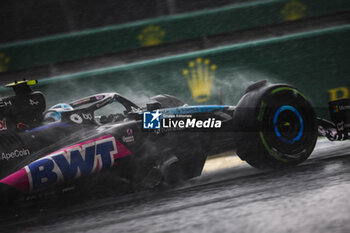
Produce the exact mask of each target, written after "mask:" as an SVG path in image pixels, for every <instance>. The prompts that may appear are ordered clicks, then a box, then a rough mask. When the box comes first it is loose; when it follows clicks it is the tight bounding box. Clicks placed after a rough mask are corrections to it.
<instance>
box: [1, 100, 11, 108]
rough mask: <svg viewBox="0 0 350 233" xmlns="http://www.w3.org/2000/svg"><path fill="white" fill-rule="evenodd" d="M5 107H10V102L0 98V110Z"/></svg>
mask: <svg viewBox="0 0 350 233" xmlns="http://www.w3.org/2000/svg"><path fill="white" fill-rule="evenodd" d="M7 106H12V102H11V100H6V99H1V98H0V108H2V107H7Z"/></svg>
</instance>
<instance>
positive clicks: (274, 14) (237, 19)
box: [0, 0, 350, 72]
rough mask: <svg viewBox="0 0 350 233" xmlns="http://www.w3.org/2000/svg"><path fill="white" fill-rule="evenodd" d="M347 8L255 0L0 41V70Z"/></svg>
mask: <svg viewBox="0 0 350 233" xmlns="http://www.w3.org/2000/svg"><path fill="white" fill-rule="evenodd" d="M348 10H350V1H347V0H332V1H329V0H260V1H254V2H249V3H242V4H235V5H232V6H229V7H222V8H216V9H212V10H205V11H198V12H195V13H187V14H180V15H174V16H168V17H162V18H157V19H152V20H145V21H140V22H136V23H130V24H125V25H119V26H109V27H103V28H98V29H94V30H85V31H80V32H76V33H70V34H62V35H57V36H50V37H45V38H40V39H33V40H27V41H20V42H14V43H7V44H2V45H0V72H6V71H11V70H19V69H23V68H28V67H34V66H40V65H47V64H52V63H56V62H62V61H69V60H75V59H81V58H86V57H93V56H101V55H104V54H110V53H116V52H120V51H127V50H131V49H137V48H141V47H144V46H153V45H159V44H163V43H170V42H176V41H182V40H188V39H193V38H201V37H206V36H210V35H217V34H222V33H228V32H234V31H237V30H242V29H248V28H255V27H262V26H267V25H271V24H278V23H282V22H285V21H293V20H298V19H303V18H309V17H315V16H321V15H326V14H331V13H334V12H340V11H348Z"/></svg>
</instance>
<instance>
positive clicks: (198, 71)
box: [182, 57, 217, 103]
mask: <svg viewBox="0 0 350 233" xmlns="http://www.w3.org/2000/svg"><path fill="white" fill-rule="evenodd" d="M216 69H217V66H216V65H215V64H210V60H209V59H204V60H203V59H202V58H201V57H198V58H197V59H196V60H195V61H190V62H189V63H188V68H187V69H184V70H183V71H182V75H183V76H184V77H185V78H186V80H187V84H188V87H189V88H190V91H191V94H192V98H193V99H194V100H195V101H196V102H198V103H203V102H205V101H207V100H209V99H210V96H211V89H212V86H213V81H214V78H215V70H216Z"/></svg>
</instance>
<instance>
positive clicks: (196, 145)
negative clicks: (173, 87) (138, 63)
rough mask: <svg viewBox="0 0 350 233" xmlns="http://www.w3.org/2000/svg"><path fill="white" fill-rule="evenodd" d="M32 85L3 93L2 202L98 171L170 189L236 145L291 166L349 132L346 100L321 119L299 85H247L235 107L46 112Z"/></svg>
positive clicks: (264, 162)
mask: <svg viewBox="0 0 350 233" xmlns="http://www.w3.org/2000/svg"><path fill="white" fill-rule="evenodd" d="M34 84H36V81H21V82H15V83H12V84H9V85H7V86H9V87H12V88H13V89H14V91H15V93H16V95H15V96H10V97H5V98H1V99H0V119H1V124H0V126H1V128H0V153H1V155H0V159H1V161H0V196H1V198H0V200H2V202H8V201H10V200H13V199H16V198H19V197H23V196H27V195H29V194H33V193H34V194H36V193H42V192H45V191H48V190H52V189H60V188H61V189H62V187H66V186H67V185H74V184H76V183H77V182H81V181H82V180H85V181H86V180H90V178H91V177H92V176H95V174H97V172H100V171H101V172H100V173H103V172H104V171H105V172H106V171H108V172H109V173H108V174H109V176H111V174H112V176H118V177H123V179H127V180H129V181H130V182H131V183H135V184H140V185H142V184H144V183H150V182H151V183H152V184H153V185H154V186H156V185H161V184H168V185H172V184H175V183H177V182H179V181H180V180H187V179H190V178H193V177H196V176H199V175H200V174H201V172H202V169H203V166H204V163H205V160H206V158H207V156H208V155H211V154H217V153H221V152H226V151H232V150H235V151H236V153H237V155H238V156H239V157H240V158H241V159H242V160H245V161H246V162H247V163H249V164H250V165H252V166H253V167H256V168H261V169H266V168H267V169H270V168H284V167H288V166H294V165H297V164H299V163H301V162H303V161H304V160H306V159H307V158H308V157H309V155H310V154H311V152H312V151H313V149H314V146H315V143H316V140H317V137H318V134H321V135H323V136H326V137H328V138H329V139H331V140H345V139H347V138H348V137H349V133H348V132H349V131H350V123H349V119H350V118H349V112H350V107H349V106H350V103H349V100H347V99H345V100H339V101H335V102H331V103H330V110H331V117H332V120H333V122H331V121H327V120H324V119H321V118H317V117H316V115H315V112H314V110H313V108H312V106H311V104H310V102H309V101H308V99H307V98H306V97H305V95H304V94H303V93H301V92H300V91H299V90H297V89H296V88H294V87H292V86H289V85H284V84H268V83H267V82H266V81H260V82H256V83H254V84H252V85H250V86H249V87H248V88H247V90H246V92H245V94H244V96H243V97H242V98H241V100H240V101H239V102H238V104H237V105H236V106H227V105H205V106H188V105H186V104H185V103H183V102H182V101H180V100H179V99H177V98H176V97H173V96H170V95H157V96H154V97H152V98H150V101H149V102H148V103H147V104H146V106H144V107H140V106H137V105H136V104H134V103H133V102H131V101H130V100H128V99H126V98H125V97H123V96H121V95H119V94H118V93H102V94H97V95H93V96H89V97H86V98H82V99H79V100H76V101H73V102H71V103H69V104H58V105H55V106H53V107H52V108H50V109H49V110H48V111H45V109H46V106H45V97H44V95H43V94H42V93H41V92H34V91H32V89H31V85H34ZM108 111H109V113H110V114H108ZM336 126H337V127H336ZM317 127H318V128H317ZM100 173H99V174H100ZM83 178H84V179H83ZM105 185H108V184H105ZM115 188H118V187H115Z"/></svg>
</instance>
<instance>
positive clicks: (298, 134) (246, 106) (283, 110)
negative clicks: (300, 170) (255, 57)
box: [234, 83, 317, 169]
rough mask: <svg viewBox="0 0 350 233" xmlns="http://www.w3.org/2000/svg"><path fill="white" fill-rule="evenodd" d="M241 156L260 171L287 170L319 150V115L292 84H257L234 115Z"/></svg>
mask: <svg viewBox="0 0 350 233" xmlns="http://www.w3.org/2000/svg"><path fill="white" fill-rule="evenodd" d="M234 123H235V124H236V128H237V130H238V143H237V154H238V156H239V157H240V158H241V159H243V160H245V161H246V162H247V163H249V164H250V165H252V166H253V167H256V168H261V169H265V168H283V167H288V166H293V165H297V164H299V163H301V162H303V161H304V160H306V159H307V158H308V157H309V155H310V154H311V152H312V151H313V149H314V147H315V143H316V140H317V128H316V117H315V112H314V110H313V108H312V106H311V104H310V102H309V101H308V99H307V98H306V97H305V95H304V94H303V93H301V92H300V91H299V90H297V89H296V88H294V87H291V86H288V85H268V84H267V83H260V84H259V83H258V84H255V87H254V86H253V87H251V88H250V89H248V91H247V93H246V94H245V95H244V96H243V98H242V99H241V101H240V102H239V103H238V105H237V108H236V110H235V113H234Z"/></svg>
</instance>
